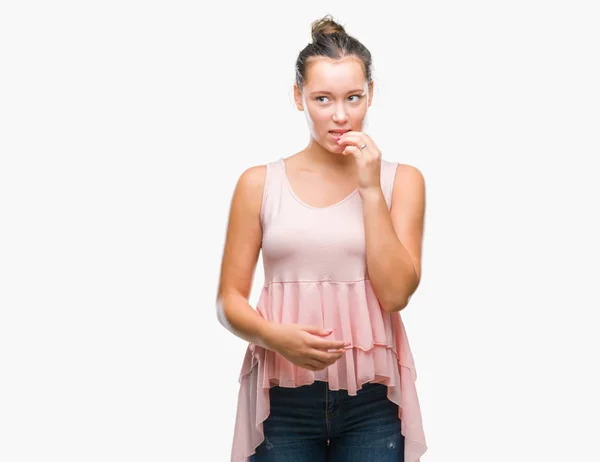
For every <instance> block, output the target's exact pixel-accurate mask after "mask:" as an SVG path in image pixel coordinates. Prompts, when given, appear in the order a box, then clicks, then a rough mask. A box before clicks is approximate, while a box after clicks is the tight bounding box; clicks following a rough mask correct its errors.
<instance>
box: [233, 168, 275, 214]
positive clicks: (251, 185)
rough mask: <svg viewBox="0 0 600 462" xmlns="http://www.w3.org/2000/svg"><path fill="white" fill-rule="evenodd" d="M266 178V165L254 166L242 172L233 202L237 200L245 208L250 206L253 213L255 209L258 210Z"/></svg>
mask: <svg viewBox="0 0 600 462" xmlns="http://www.w3.org/2000/svg"><path fill="white" fill-rule="evenodd" d="M266 176H267V166H266V165H254V166H252V167H249V168H247V169H246V170H244V171H243V172H242V173H241V174H240V176H239V178H238V180H237V185H236V188H235V194H234V200H236V199H237V200H239V201H241V202H243V203H244V204H245V205H246V206H251V207H252V209H253V210H255V211H256V207H258V210H260V206H261V203H262V195H263V190H264V187H265V181H266Z"/></svg>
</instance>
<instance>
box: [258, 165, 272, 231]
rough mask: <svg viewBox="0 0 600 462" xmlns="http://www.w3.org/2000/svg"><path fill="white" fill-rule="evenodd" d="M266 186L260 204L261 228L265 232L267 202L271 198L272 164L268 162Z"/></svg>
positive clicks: (266, 166)
mask: <svg viewBox="0 0 600 462" xmlns="http://www.w3.org/2000/svg"><path fill="white" fill-rule="evenodd" d="M265 168H266V171H265V184H264V185H263V192H262V199H261V202H260V226H261V228H262V229H263V231H264V223H265V212H266V208H267V200H268V198H269V176H270V170H271V163H269V162H267V163H266V164H265Z"/></svg>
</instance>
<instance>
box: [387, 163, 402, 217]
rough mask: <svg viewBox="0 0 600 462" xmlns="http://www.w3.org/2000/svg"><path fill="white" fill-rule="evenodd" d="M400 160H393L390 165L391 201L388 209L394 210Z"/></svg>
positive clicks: (389, 184)
mask: <svg viewBox="0 0 600 462" xmlns="http://www.w3.org/2000/svg"><path fill="white" fill-rule="evenodd" d="M399 165H400V164H399V162H393V163H392V166H391V167H390V174H389V183H388V191H389V198H390V201H389V203H388V210H392V200H393V199H394V185H395V184H396V174H397V173H398V166H399Z"/></svg>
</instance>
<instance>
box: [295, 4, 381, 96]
mask: <svg viewBox="0 0 600 462" xmlns="http://www.w3.org/2000/svg"><path fill="white" fill-rule="evenodd" d="M311 27H312V31H311V32H312V38H313V41H312V43H309V44H308V45H306V47H305V48H304V50H302V51H301V52H300V54H299V55H298V59H297V60H296V84H297V85H298V88H299V89H300V90H302V88H303V87H304V84H305V83H306V75H307V71H308V66H309V65H310V58H314V57H319V56H326V57H328V58H333V59H342V58H344V57H346V56H356V57H357V58H359V59H360V61H361V63H362V65H363V70H364V72H365V78H366V79H367V82H369V83H370V82H371V80H372V78H371V67H372V61H371V53H370V52H369V50H367V48H366V47H365V46H364V45H363V44H362V43H360V42H359V41H358V40H356V39H355V38H354V37H352V36H350V35H348V34H347V33H346V30H345V29H344V27H343V26H341V25H340V24H338V23H337V22H336V21H335V20H334V19H333V18H332V17H331V15H329V14H328V15H326V16H324V17H323V18H321V19H318V20H316V21H313V23H312V25H311Z"/></svg>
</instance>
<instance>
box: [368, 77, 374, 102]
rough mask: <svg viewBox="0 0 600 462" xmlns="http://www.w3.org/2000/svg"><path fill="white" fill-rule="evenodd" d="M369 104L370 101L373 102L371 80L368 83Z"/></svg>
mask: <svg viewBox="0 0 600 462" xmlns="http://www.w3.org/2000/svg"><path fill="white" fill-rule="evenodd" d="M368 88H369V106H371V103H372V102H373V81H372V80H371V82H370V83H369V87H368Z"/></svg>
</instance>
